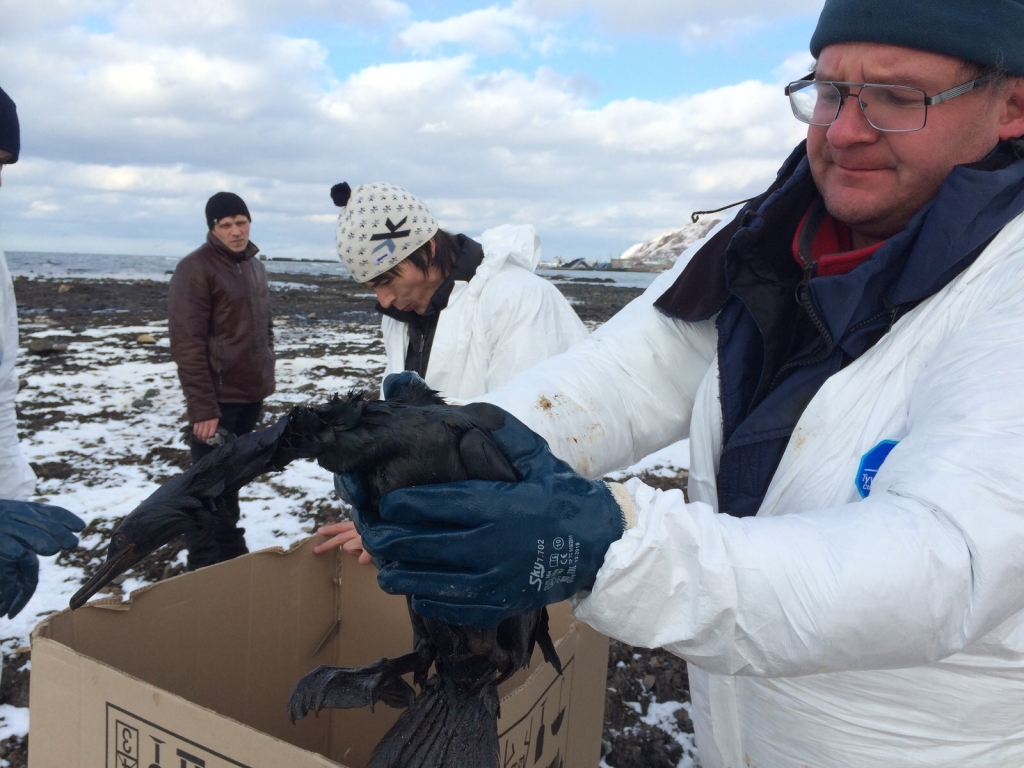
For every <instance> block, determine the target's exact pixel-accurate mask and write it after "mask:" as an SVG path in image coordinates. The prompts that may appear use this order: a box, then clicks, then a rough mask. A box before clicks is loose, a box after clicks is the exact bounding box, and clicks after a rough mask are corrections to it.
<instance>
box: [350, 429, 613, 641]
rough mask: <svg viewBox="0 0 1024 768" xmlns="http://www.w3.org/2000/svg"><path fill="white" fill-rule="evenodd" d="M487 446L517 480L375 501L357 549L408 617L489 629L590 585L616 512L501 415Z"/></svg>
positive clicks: (607, 495)
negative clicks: (377, 560)
mask: <svg viewBox="0 0 1024 768" xmlns="http://www.w3.org/2000/svg"><path fill="white" fill-rule="evenodd" d="M493 436H494V441H495V442H496V443H497V445H498V447H499V448H500V449H501V450H502V452H503V453H504V454H505V456H506V457H507V458H508V459H509V461H511V462H512V464H513V465H514V466H515V468H516V470H517V471H518V472H519V474H520V475H521V476H522V478H523V480H522V481H521V482H518V483H496V482H487V481H482V480H469V481H466V482H461V483H449V484H445V485H427V486H419V487H416V488H403V489H400V490H397V491H392V492H391V493H389V494H387V495H385V496H384V498H383V499H382V500H381V509H380V517H381V519H382V522H380V523H375V524H374V523H371V524H368V525H367V526H366V528H365V530H364V531H363V532H362V537H363V546H364V547H365V548H366V550H367V551H368V552H370V553H371V554H373V555H375V556H377V557H381V558H383V559H384V560H385V561H386V564H385V565H384V567H383V568H382V569H381V572H380V574H379V575H378V579H377V580H378V583H379V584H380V586H381V588H382V589H384V590H385V591H387V592H393V593H403V594H411V595H413V601H412V605H413V608H414V609H415V611H416V612H417V613H419V614H420V615H422V616H426V617H428V618H434V619H442V620H444V621H448V622H450V623H452V624H460V625H465V626H477V627H493V626H496V625H497V624H498V623H499V622H501V621H502V620H504V619H506V618H508V617H510V616H515V615H518V614H522V613H527V612H529V611H531V610H535V609H537V608H541V607H542V606H545V605H549V604H551V603H557V602H559V601H561V600H565V599H567V598H569V597H571V596H573V595H574V594H576V593H577V592H579V591H580V590H582V589H589V588H591V587H592V586H593V584H594V579H595V578H596V577H597V572H598V570H599V569H600V567H601V564H602V563H603V562H604V556H605V553H606V552H607V551H608V547H609V546H611V544H612V542H614V541H616V540H618V539H619V538H620V537H621V536H622V532H623V529H624V527H625V525H624V519H623V513H622V510H621V509H620V507H619V505H618V503H617V502H616V501H615V499H614V498H613V496H612V494H611V491H610V490H609V489H608V486H606V485H605V484H604V483H601V482H594V481H591V480H588V479H587V478H585V477H583V476H582V475H579V474H577V473H576V472H574V471H573V470H572V469H571V468H570V467H569V465H568V464H566V463H565V462H563V461H560V460H559V459H556V458H555V456H554V455H553V454H552V453H551V451H550V450H548V446H547V443H546V442H545V441H544V439H543V438H541V437H540V436H539V435H537V434H536V433H534V432H533V431H531V430H530V429H529V428H528V427H526V426H525V425H524V424H523V423H522V422H520V421H518V420H517V419H516V418H514V417H513V416H511V415H510V414H506V415H505V426H503V427H502V428H501V429H499V430H497V431H495V432H494V433H493Z"/></svg>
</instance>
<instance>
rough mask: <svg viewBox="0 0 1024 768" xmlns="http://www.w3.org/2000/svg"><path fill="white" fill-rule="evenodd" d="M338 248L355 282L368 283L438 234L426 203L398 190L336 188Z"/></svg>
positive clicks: (377, 186) (385, 187) (363, 186)
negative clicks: (339, 209)
mask: <svg viewBox="0 0 1024 768" xmlns="http://www.w3.org/2000/svg"><path fill="white" fill-rule="evenodd" d="M331 199H332V200H333V201H334V204H335V205H337V206H339V207H341V209H342V210H341V213H340V214H339V215H338V228H337V230H336V231H335V244H336V245H337V248H338V256H339V257H340V258H341V261H342V263H343V264H344V265H345V268H346V269H347V270H348V271H349V272H351V273H352V279H353V280H355V281H356V282H359V283H365V282H368V281H370V280H373V278H375V277H379V276H380V275H383V274H384V273H385V272H387V271H388V270H389V269H391V268H392V267H394V266H396V265H398V264H399V263H401V262H402V261H403V260H404V259H405V258H406V257H407V256H409V255H410V254H411V253H413V251H415V250H416V249H417V248H419V247H420V246H421V245H423V244H424V243H427V242H429V241H430V238H432V237H433V236H434V234H435V233H436V232H437V230H438V226H437V222H436V221H434V217H433V216H431V215H430V211H429V210H427V206H425V205H424V204H423V203H422V201H420V200H418V199H417V198H416V197H415V196H414V195H413V194H411V193H410V192H408V191H407V190H405V189H402V188H401V187H396V186H395V185H394V184H384V183H378V184H360V185H359V186H358V187H356V188H355V189H351V188H350V187H349V185H348V184H345V183H341V184H335V185H334V187H333V188H332V189H331Z"/></svg>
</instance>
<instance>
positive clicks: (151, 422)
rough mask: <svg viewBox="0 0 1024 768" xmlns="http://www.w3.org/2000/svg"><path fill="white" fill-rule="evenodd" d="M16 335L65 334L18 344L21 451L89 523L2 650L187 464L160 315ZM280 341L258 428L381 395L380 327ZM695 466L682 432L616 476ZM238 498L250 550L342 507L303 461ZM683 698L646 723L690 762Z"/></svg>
mask: <svg viewBox="0 0 1024 768" xmlns="http://www.w3.org/2000/svg"><path fill="white" fill-rule="evenodd" d="M22 334H23V339H24V338H25V337H28V338H41V337H46V336H59V337H61V341H62V342H63V341H66V342H67V343H68V349H67V350H66V352H62V353H56V354H51V355H48V356H37V355H28V354H25V350H22V355H23V356H22V357H21V358H20V359H19V361H18V372H19V375H20V376H21V377H22V378H23V379H24V380H25V384H24V385H23V386H22V389H21V391H20V392H19V394H18V407H19V430H20V432H21V435H22V451H23V452H24V453H25V455H26V456H27V458H28V459H29V461H31V462H33V463H35V464H36V465H38V466H39V467H40V469H41V471H40V475H41V477H40V479H39V482H38V484H37V496H36V497H35V498H36V499H37V500H40V501H48V502H50V503H53V504H58V505H60V506H63V507H66V508H68V509H70V510H72V511H73V512H75V513H76V514H78V515H80V516H81V517H82V518H83V519H84V520H85V521H86V522H87V523H88V524H89V528H87V531H86V533H85V534H83V535H82V537H81V544H82V547H83V548H84V554H83V553H81V552H80V553H78V555H77V556H75V557H68V556H66V555H57V556H55V557H48V558H41V563H40V581H39V586H38V588H37V590H36V592H35V594H34V596H33V597H32V599H31V601H30V602H29V603H28V605H27V606H26V607H25V608H24V610H23V611H22V612H21V613H20V614H19V615H18V616H17V617H15V618H14V619H13V620H11V621H8V622H5V624H4V628H5V631H4V632H2V633H0V650H3V651H4V652H5V653H7V654H11V653H13V652H14V651H15V649H17V648H19V647H22V646H25V645H27V644H28V640H29V634H30V632H31V630H32V628H33V627H34V626H35V625H36V624H38V623H39V622H40V621H41V620H43V619H44V618H45V617H46V616H48V615H50V614H51V613H54V612H56V611H61V610H64V609H65V608H67V606H68V601H69V600H70V598H71V595H72V594H74V593H75V592H76V591H77V590H78V588H79V586H80V585H81V584H82V583H83V582H84V581H85V579H86V578H87V575H88V572H89V570H90V569H91V568H95V567H96V566H97V565H98V564H99V562H100V561H101V560H102V558H103V554H104V550H105V546H106V543H107V541H108V539H109V531H110V528H111V527H112V526H113V525H114V523H115V521H116V520H118V519H119V518H121V517H122V516H124V515H125V514H127V513H128V512H130V511H131V510H132V509H134V508H135V507H136V506H137V505H138V504H139V503H140V502H141V501H142V500H143V499H145V498H146V497H147V496H149V495H150V494H151V493H152V492H153V491H154V490H156V488H157V487H158V486H159V485H160V484H161V483H162V482H164V481H166V480H167V479H168V478H170V477H171V476H173V475H174V474H176V473H178V472H179V471H181V469H182V468H183V467H184V466H187V465H188V459H187V456H186V454H185V451H186V449H187V445H186V443H185V442H183V441H182V435H181V428H182V427H183V426H185V416H184V413H185V403H184V398H183V396H182V394H181V388H180V386H179V383H178V379H177V373H176V368H175V366H174V363H173V362H172V361H171V360H170V356H169V349H168V346H169V341H168V337H167V325H166V323H154V324H150V325H130V326H129V325H120V326H118V325H109V326H104V327H97V328H90V329H88V330H80V331H77V332H76V331H71V330H70V329H68V328H66V327H60V326H59V325H58V324H56V323H55V322H54V321H46V322H38V323H36V324H35V325H33V324H32V321H28V322H26V321H23V322H22ZM69 334H71V336H70V339H71V340H70V341H67V339H68V338H69ZM141 334H150V335H152V336H154V337H155V338H156V343H155V344H141V343H139V342H138V341H137V339H138V337H139V336H140V335H141ZM275 339H276V351H277V353H278V358H279V359H278V362H277V369H276V376H277V393H276V394H274V395H273V396H272V397H270V398H269V399H268V400H267V401H266V403H265V416H264V422H263V423H264V425H269V424H270V423H272V422H273V421H274V420H276V419H277V418H278V417H280V416H281V415H283V414H284V413H285V412H286V411H287V410H288V409H289V408H290V407H292V406H293V405H298V404H318V403H322V402H324V401H325V400H326V399H327V398H328V397H330V396H331V395H332V394H334V393H335V392H339V393H346V392H348V391H351V390H370V391H376V389H377V387H378V386H379V377H380V375H381V373H382V372H383V369H384V362H385V358H384V354H383V346H382V344H381V343H380V332H379V328H378V327H377V326H375V325H366V324H360V323H351V324H341V323H319V324H315V325H313V326H311V325H310V324H309V323H306V324H303V323H301V322H295V323H294V324H293V321H292V320H289V319H287V318H284V319H278V320H276V321H275ZM688 466H689V445H688V442H687V441H682V442H680V443H676V444H674V445H671V446H668V447H667V448H665V449H663V450H661V451H658V452H657V453H654V454H652V455H651V456H648V457H647V458H645V459H644V460H642V461H640V462H638V463H637V464H636V465H635V466H634V467H630V468H629V469H627V470H624V471H622V472H618V473H614V474H613V475H612V476H611V478H612V479H616V480H624V479H625V478H627V477H629V476H632V475H642V476H643V477H644V479H645V480H647V481H648V482H651V481H657V480H659V479H663V478H664V479H668V480H672V479H673V478H675V479H678V478H679V477H685V471H686V468H687V467H688ZM240 501H241V509H242V522H241V524H242V525H243V526H244V528H245V529H246V541H247V544H248V546H249V549H250V550H251V551H257V550H259V549H264V548H267V547H274V546H281V547H288V546H290V545H291V544H293V543H295V542H297V541H299V540H301V539H303V538H305V537H306V536H308V535H310V534H311V533H312V532H313V531H314V529H315V527H316V525H317V522H318V521H323V520H325V519H327V518H331V517H335V516H337V515H338V514H339V513H341V512H342V506H341V502H340V501H338V500H337V497H336V495H335V493H334V489H333V484H332V478H331V476H330V475H329V474H328V473H327V472H325V471H324V470H322V469H321V468H319V467H318V466H317V465H316V464H314V463H312V462H307V461H299V462H295V463H293V464H291V465H289V466H288V467H287V468H286V469H285V470H284V471H283V472H281V473H277V474H273V475H268V476H264V477H263V478H261V479H260V480H259V481H256V482H253V483H251V484H250V485H248V486H247V487H246V488H244V489H243V490H242V492H241V494H240ZM184 561H185V552H184V551H177V552H173V551H172V552H171V553H170V555H169V556H168V558H167V560H166V562H165V563H161V564H160V566H159V568H157V569H156V570H154V569H152V568H151V569H149V571H141V570H138V571H135V572H133V573H131V574H130V575H129V577H128V578H127V579H126V580H125V581H124V582H123V583H122V584H121V586H120V592H121V594H123V595H127V594H129V593H130V592H131V591H132V590H133V589H137V588H139V587H142V586H144V585H145V584H146V583H148V582H151V581H153V580H156V579H159V578H161V577H163V576H167V575H171V574H173V573H177V572H180V570H181V569H182V568H183V565H184ZM161 569H162V570H161ZM103 596H105V595H103ZM688 706H689V705H688V703H683V702H661V703H658V702H651V704H650V706H649V707H648V709H647V713H646V715H644V716H643V717H642V718H641V721H642V722H643V723H644V724H645V725H646V726H650V727H653V728H657V729H659V730H660V731H664V732H665V733H666V734H667V735H668V737H669V738H671V739H673V740H675V741H676V742H678V743H679V744H680V745H682V746H683V747H684V759H683V760H682V761H681V762H680V763H679V767H680V768H691V766H693V765H694V763H693V762H692V759H691V757H690V756H691V755H693V754H694V748H693V744H692V736H691V735H689V734H686V733H683V732H682V731H680V729H679V728H678V725H677V721H676V719H674V718H673V713H675V712H676V711H677V710H679V709H680V708H685V707H688ZM636 727H640V726H636ZM27 732H28V711H27V709H24V708H19V707H11V706H8V705H5V706H0V740H3V739H5V738H7V737H9V736H12V735H17V736H23V735H24V734H25V733H27ZM0 763H2V761H0ZM602 765H605V763H604V762H602Z"/></svg>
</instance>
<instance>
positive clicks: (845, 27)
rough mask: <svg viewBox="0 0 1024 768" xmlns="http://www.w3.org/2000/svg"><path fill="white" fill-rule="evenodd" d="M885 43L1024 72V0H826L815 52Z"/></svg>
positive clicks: (814, 42)
mask: <svg viewBox="0 0 1024 768" xmlns="http://www.w3.org/2000/svg"><path fill="white" fill-rule="evenodd" d="M833 43H886V44H888V45H900V46H903V47H904V48H916V49H917V50H920V51H930V52H931V53H941V54H945V55H946V56H953V57H954V58H957V59H963V60H964V61H969V62H972V63H974V64H981V65H982V66H985V67H995V66H1001V67H1003V68H1004V69H1005V70H1006V71H1007V72H1009V73H1010V74H1011V75H1024V0H969V2H965V0H825V7H824V8H823V9H822V11H821V16H820V17H819V18H818V26H817V28H816V29H815V30H814V35H813V36H812V37H811V55H812V56H814V58H818V56H819V55H820V54H821V49H822V48H824V47H825V46H828V45H832V44H833Z"/></svg>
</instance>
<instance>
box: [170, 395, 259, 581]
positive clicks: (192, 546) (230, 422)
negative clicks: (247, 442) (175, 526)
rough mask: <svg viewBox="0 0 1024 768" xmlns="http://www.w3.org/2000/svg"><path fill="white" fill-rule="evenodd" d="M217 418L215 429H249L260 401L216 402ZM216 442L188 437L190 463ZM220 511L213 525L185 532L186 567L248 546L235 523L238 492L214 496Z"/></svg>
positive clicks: (204, 563)
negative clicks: (210, 442) (199, 440)
mask: <svg viewBox="0 0 1024 768" xmlns="http://www.w3.org/2000/svg"><path fill="white" fill-rule="evenodd" d="M217 405H219V406H220V421H219V422H218V424H217V427H218V429H219V428H221V427H223V428H224V429H226V430H227V431H228V432H230V433H231V434H233V435H235V436H236V437H237V436H238V435H244V434H246V433H248V432H252V430H253V427H255V426H256V422H257V421H259V420H260V410H261V409H262V407H263V403H218V404H217ZM216 447H217V446H213V445H207V444H206V443H200V442H198V441H197V440H196V439H195V437H193V438H192V463H193V464H195V463H196V462H197V461H199V460H200V459H201V458H203V456H205V455H206V454H208V453H210V452H211V451H213V450H214V449H215V448H216ZM218 502H219V504H220V505H222V507H221V514H219V515H218V516H217V525H216V527H214V528H206V529H202V530H199V531H197V532H195V533H191V534H186V536H185V545H186V546H187V547H188V570H190V571H194V570H196V568H203V567H205V566H207V565H214V564H215V563H222V562H224V561H225V560H230V559H232V558H234V557H238V556H239V555H244V554H246V553H247V552H248V551H249V550H248V548H247V547H246V546H245V529H244V528H239V527H238V517H239V515H240V514H241V512H240V510H239V509H238V493H237V491H236V492H235V493H229V494H224V495H222V496H221V497H220V499H218Z"/></svg>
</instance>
